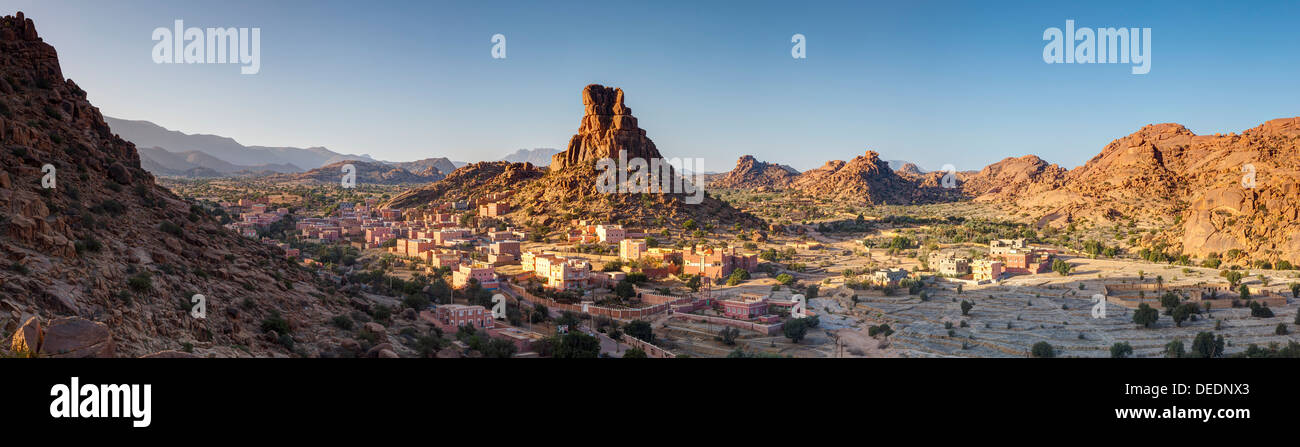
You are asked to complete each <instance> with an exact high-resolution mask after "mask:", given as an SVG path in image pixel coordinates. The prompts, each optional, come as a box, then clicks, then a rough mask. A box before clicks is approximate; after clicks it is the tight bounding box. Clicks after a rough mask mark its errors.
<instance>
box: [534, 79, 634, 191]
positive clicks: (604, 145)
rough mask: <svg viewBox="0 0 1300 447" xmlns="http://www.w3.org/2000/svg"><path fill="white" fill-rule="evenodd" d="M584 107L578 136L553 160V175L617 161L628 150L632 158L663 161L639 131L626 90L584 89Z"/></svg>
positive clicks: (595, 87)
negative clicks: (593, 163) (604, 160)
mask: <svg viewBox="0 0 1300 447" xmlns="http://www.w3.org/2000/svg"><path fill="white" fill-rule="evenodd" d="M582 105H583V106H584V108H585V110H586V112H585V114H584V115H583V116H582V123H581V124H580V125H579V126H578V133H577V134H576V135H574V136H573V138H570V139H569V148H568V149H567V150H565V151H564V152H561V153H558V154H555V155H554V156H552V157H551V170H552V171H558V170H561V169H564V168H565V167H568V166H574V165H578V164H583V163H585V162H589V161H596V160H599V159H602V158H613V159H617V158H618V152H619V151H620V150H626V151H627V156H628V158H634V157H641V158H644V159H647V160H649V159H651V158H660V155H659V149H657V148H655V143H654V142H653V141H650V138H649V137H646V133H645V130H644V129H641V128H639V127H637V124H636V117H634V116H632V109H630V108H628V107H627V106H625V105H623V89H620V88H613V87H605V86H603V85H598V84H591V85H588V86H587V87H586V88H584V89H582Z"/></svg>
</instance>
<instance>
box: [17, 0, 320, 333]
mask: <svg viewBox="0 0 1300 447" xmlns="http://www.w3.org/2000/svg"><path fill="white" fill-rule="evenodd" d="M86 98H87V94H86V92H85V91H84V90H82V89H81V88H80V87H78V86H77V84H76V83H74V82H73V81H72V80H70V79H64V78H63V73H62V70H61V69H60V66H59V59H58V54H57V53H56V52H55V49H54V47H52V46H50V45H48V44H46V43H45V42H43V41H41V39H40V37H38V35H37V34H36V29H35V27H34V25H33V23H32V20H31V19H28V18H26V17H24V16H23V15H22V14H21V13H20V14H17V15H14V16H6V17H3V18H0V167H3V170H0V211H3V215H4V216H5V217H4V219H3V220H4V223H3V224H0V256H2V257H3V258H4V259H5V260H6V261H5V264H6V265H8V266H12V267H11V268H6V269H0V329H2V330H3V331H4V333H6V334H7V333H10V331H15V330H17V329H18V325H19V324H23V325H24V327H25V329H23V330H22V331H20V332H21V335H20V336H18V337H17V338H15V339H11V343H9V346H7V347H6V346H0V351H3V350H5V349H10V350H14V348H17V350H19V351H23V352H28V353H31V354H34V355H39V356H48V357H57V356H87V357H103V356H138V355H142V354H147V353H151V352H158V351H160V350H165V349H174V348H176V347H178V346H181V345H182V343H191V344H192V345H193V346H194V349H195V352H196V353H199V354H201V355H203V356H239V355H250V354H251V355H257V356H269V355H284V354H286V353H287V350H286V348H284V347H283V346H281V345H280V344H279V343H276V342H274V341H262V340H260V339H259V338H255V334H257V332H258V331H259V328H258V323H257V322H258V321H261V320H262V319H263V318H265V317H267V316H268V315H270V314H271V313H272V312H278V313H279V314H280V315H282V317H283V318H284V319H285V320H286V321H288V322H289V324H290V325H291V327H293V328H295V329H296V330H295V331H294V333H293V336H294V337H297V339H298V340H299V341H301V342H302V343H299V344H298V345H297V346H298V348H300V349H303V350H304V351H306V352H309V353H310V352H319V350H320V349H321V348H322V347H332V346H331V345H332V344H333V341H331V340H330V339H329V338H330V337H329V334H330V332H329V331H330V329H329V328H328V327H327V326H326V325H325V324H324V321H325V320H326V319H328V318H329V317H331V316H333V315H336V314H338V313H339V312H341V310H338V309H340V308H342V306H343V305H342V304H336V303H329V302H327V301H326V300H322V299H321V298H317V297H316V296H313V295H312V294H311V293H312V292H315V293H317V294H319V295H320V296H329V295H330V294H332V293H333V292H329V293H326V291H321V290H317V289H316V288H315V284H317V282H316V280H315V277H314V275H312V274H310V273H309V272H307V271H305V270H303V269H301V268H298V267H296V266H295V265H294V264H293V263H292V262H290V261H288V260H286V259H285V253H284V250H282V249H279V248H277V247H274V246H271V245H268V244H263V243H260V242H257V241H254V240H251V239H248V238H244V237H240V236H239V235H238V234H235V233H234V232H232V231H229V230H227V229H224V228H222V227H221V225H220V224H219V223H218V222H217V221H216V219H214V218H213V217H212V216H210V215H208V214H207V213H206V212H204V211H203V210H202V208H192V207H191V204H189V203H187V202H185V201H183V200H181V199H180V198H179V197H177V196H176V195H175V194H173V193H172V192H171V191H168V190H167V189H165V188H163V187H160V186H158V185H157V184H156V183H155V182H154V177H153V175H151V174H149V173H148V172H146V171H144V170H143V169H141V165H140V157H139V154H138V152H137V151H136V148H135V145H133V144H131V143H130V142H127V141H125V140H123V139H122V138H120V137H118V136H117V135H115V134H114V133H113V132H112V130H111V129H110V128H109V126H108V125H107V124H106V123H105V120H104V117H103V115H102V114H101V113H100V111H99V109H97V108H96V107H95V106H93V105H92V104H91V103H90V102H89V101H88V100H87V99H86ZM45 165H50V166H52V167H53V168H55V171H52V172H54V173H55V174H54V175H55V177H53V178H54V179H55V180H56V181H55V184H56V186H55V187H54V188H50V189H45V188H43V187H42V184H41V180H42V178H43V175H45V173H46V171H45V170H44V166H45ZM164 228H172V229H173V230H172V231H166V230H164ZM132 281H134V283H133V282H132ZM133 284H134V285H133ZM289 285H292V286H293V287H292V290H290V287H289ZM199 293H201V294H203V295H206V296H207V297H210V298H211V301H210V303H209V309H210V311H209V313H208V316H207V319H205V320H197V319H194V318H191V317H189V315H188V312H187V311H186V310H185V309H186V308H185V307H182V306H181V303H182V301H183V300H184V302H188V297H190V296H191V294H199ZM243 302H247V303H248V304H247V306H239V307H238V308H236V307H235V306H234V305H232V303H243ZM218 309H221V310H227V309H230V310H237V312H235V313H233V314H232V313H230V312H225V311H218ZM236 314H237V315H238V317H237V316H236ZM39 322H45V323H44V324H38V323H39ZM235 346H241V347H243V348H244V349H237V348H236V347H235Z"/></svg>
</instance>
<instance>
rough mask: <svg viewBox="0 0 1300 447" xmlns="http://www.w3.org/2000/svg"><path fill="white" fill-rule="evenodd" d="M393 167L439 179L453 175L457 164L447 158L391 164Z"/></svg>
mask: <svg viewBox="0 0 1300 447" xmlns="http://www.w3.org/2000/svg"><path fill="white" fill-rule="evenodd" d="M391 164H392V165H393V166H396V167H399V168H402V169H405V170H407V171H409V172H411V173H412V174H416V175H422V176H425V177H432V176H435V175H436V176H438V178H439V179H441V178H443V177H446V176H447V175H448V174H451V171H455V170H456V164H455V163H453V162H452V161H451V160H450V159H448V158H447V157H437V158H426V159H423V160H416V161H402V162H396V163H391Z"/></svg>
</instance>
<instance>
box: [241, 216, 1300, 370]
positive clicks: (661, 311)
mask: <svg viewBox="0 0 1300 447" xmlns="http://www.w3.org/2000/svg"><path fill="white" fill-rule="evenodd" d="M507 197H508V196H504V195H499V196H485V197H483V198H481V199H480V200H470V201H460V202H444V203H437V204H431V205H430V206H424V207H420V208H419V209H392V208H384V207H382V206H380V205H379V203H380V200H379V199H378V198H375V197H371V198H366V199H364V200H361V201H359V202H355V203H352V202H340V203H335V204H331V205H329V206H327V207H325V208H324V210H326V211H328V213H327V214H320V215H313V214H312V213H311V212H306V213H301V212H300V213H297V214H301V215H302V217H297V215H296V214H295V215H291V214H290V213H289V211H288V209H286V208H285V207H283V206H276V207H274V208H272V205H271V204H269V203H266V202H267V200H265V199H240V200H238V201H231V202H222V203H220V206H222V208H223V209H224V210H225V211H226V212H227V213H229V215H231V216H238V220H234V221H232V222H230V223H228V224H226V226H227V228H230V229H231V230H233V231H237V232H239V233H240V234H242V235H244V236H246V237H250V238H254V239H259V240H261V241H262V242H264V243H267V244H272V245H276V246H278V247H280V248H282V249H284V253H285V256H286V257H289V258H292V259H295V260H297V262H299V263H301V264H302V265H303V266H304V267H306V268H311V269H315V271H316V272H317V274H318V275H320V276H321V277H322V278H325V279H327V280H329V281H332V282H334V283H335V284H337V285H339V286H340V287H345V286H346V285H347V283H348V282H349V279H348V278H349V275H350V274H355V273H356V272H357V271H358V267H357V265H362V264H367V263H368V262H370V261H378V260H381V259H382V260H383V262H382V264H383V265H385V266H390V265H399V266H401V267H402V268H400V269H397V268H391V267H389V268H388V270H386V271H385V274H386V275H392V276H393V277H395V278H398V279H400V280H407V281H409V280H413V279H420V280H426V279H427V278H441V280H442V281H445V282H446V284H447V286H448V288H449V289H450V291H449V294H448V295H447V297H446V298H445V299H443V300H442V301H439V300H436V299H435V300H432V301H431V302H430V303H429V304H428V305H427V307H425V308H423V309H421V310H420V311H419V312H418V313H417V315H418V318H419V319H420V320H421V321H424V322H426V323H428V324H431V325H435V326H437V327H438V328H439V330H440V331H441V332H443V333H449V334H451V333H459V332H462V331H463V330H464V329H463V327H466V326H469V327H470V328H471V329H470V330H474V329H478V330H482V331H485V333H486V334H487V335H488V336H489V337H492V338H496V339H500V340H502V341H505V342H509V343H510V344H511V345H512V346H513V348H512V349H510V352H511V355H512V356H515V357H529V356H546V355H553V352H552V351H553V349H554V347H553V346H547V340H554V338H552V337H555V336H565V335H567V334H569V333H570V332H571V331H572V332H575V333H577V334H583V335H587V336H590V337H592V338H594V339H595V340H596V342H595V343H590V345H591V346H593V347H594V346H598V347H599V350H595V349H594V348H593V350H592V351H591V352H589V353H590V354H592V355H595V356H606V357H621V356H624V355H626V354H627V353H628V352H629V351H630V352H632V353H631V354H630V355H632V356H641V355H646V356H650V357H677V356H683V357H689V356H701V357H710V356H792V357H832V356H845V357H852V356H864V357H875V356H884V357H893V356H1026V355H1032V351H1033V350H1034V346H1033V343H1029V341H1030V340H1035V341H1044V340H1047V341H1044V342H1046V343H1050V344H1052V348H1053V350H1054V354H1056V355H1074V356H1093V355H1104V354H1106V353H1107V352H1108V351H1107V350H1108V349H1109V348H1110V347H1111V346H1112V345H1114V344H1117V343H1120V342H1121V341H1122V342H1124V343H1129V344H1128V345H1127V346H1129V347H1131V348H1134V349H1135V350H1136V352H1137V354H1138V355H1146V356H1161V355H1164V354H1165V351H1166V349H1167V348H1168V346H1167V345H1168V344H1169V343H1170V341H1169V340H1167V338H1168V337H1167V336H1162V335H1157V336H1155V337H1152V335H1153V334H1158V333H1159V332H1160V331H1161V330H1160V329H1157V330H1143V329H1141V328H1140V326H1136V325H1134V322H1133V313H1134V312H1136V311H1137V310H1138V309H1140V308H1142V307H1143V306H1146V307H1149V308H1152V309H1161V308H1164V309H1165V310H1166V312H1165V315H1166V317H1165V318H1166V321H1167V320H1168V319H1171V318H1173V317H1171V316H1168V315H1172V313H1171V308H1170V306H1171V305H1172V306H1173V307H1177V306H1179V305H1184V304H1185V305H1187V306H1184V307H1189V306H1190V307H1195V308H1196V309H1195V310H1186V309H1185V310H1184V311H1182V312H1181V313H1180V314H1179V318H1180V320H1178V321H1177V324H1176V325H1172V324H1171V326H1174V327H1173V328H1170V329H1167V330H1168V331H1178V332H1186V331H1187V329H1185V327H1196V326H1198V325H1199V326H1204V325H1205V324H1213V325H1216V327H1218V328H1220V329H1222V328H1224V323H1223V322H1221V321H1219V322H1217V323H1209V322H1210V321H1217V320H1227V321H1235V320H1246V321H1249V320H1250V319H1251V318H1250V317H1251V315H1252V314H1251V310H1250V309H1251V308H1252V306H1254V307H1260V306H1262V307H1265V308H1267V309H1270V311H1271V310H1272V309H1276V310H1278V312H1277V315H1276V316H1275V317H1274V319H1277V320H1278V321H1281V320H1282V319H1284V318H1286V317H1284V316H1282V315H1281V313H1282V312H1286V313H1287V314H1288V315H1290V314H1292V313H1294V311H1293V309H1292V307H1293V306H1289V303H1290V300H1289V299H1288V295H1293V294H1288V293H1287V290H1286V289H1287V287H1288V286H1289V285H1288V284H1286V283H1284V281H1286V279H1285V278H1282V279H1277V280H1276V282H1274V283H1273V285H1272V287H1269V286H1268V285H1267V284H1263V282H1268V281H1269V280H1268V279H1255V280H1253V281H1252V278H1250V277H1249V274H1247V275H1246V277H1245V278H1242V277H1241V276H1240V274H1237V275H1238V276H1236V277H1231V276H1233V275H1227V276H1230V277H1229V278H1224V275H1220V277H1218V278H1214V279H1213V280H1211V278H1209V276H1210V275H1211V273H1218V272H1217V271H1215V270H1208V271H1204V272H1202V271H1195V270H1207V269H1195V270H1194V269H1184V270H1187V271H1188V272H1191V273H1187V274H1184V275H1182V278H1179V277H1178V276H1177V275H1159V274H1154V275H1153V274H1149V273H1146V272H1143V271H1141V270H1140V269H1138V270H1136V271H1134V269H1133V266H1132V265H1129V264H1133V263H1131V262H1128V261H1122V260H1109V259H1108V260H1103V259H1093V258H1092V257H1090V256H1088V255H1087V254H1086V253H1079V252H1078V251H1077V250H1072V249H1068V248H1067V249H1062V248H1061V247H1056V246H1051V245H1047V244H1042V243H1034V242H1030V241H1029V240H1027V239H1026V238H1009V239H991V240H989V242H988V243H987V244H985V245H978V244H969V243H968V244H944V245H943V246H935V245H934V244H930V246H929V247H926V248H924V249H923V248H922V247H920V245H921V243H920V241H919V240H918V241H909V242H905V243H903V244H902V245H898V242H897V240H898V239H900V238H902V239H907V238H906V237H903V236H900V234H909V235H914V232H913V229H908V228H906V226H895V227H896V228H890V227H885V228H884V229H882V230H880V231H877V232H876V233H877V236H876V237H872V236H870V233H868V234H866V235H864V234H860V233H848V234H841V233H836V232H830V233H826V234H822V233H819V232H817V231H816V230H817V228H818V227H819V225H813V224H812V223H808V224H806V225H803V224H792V225H789V226H787V227H786V228H787V229H788V230H790V231H774V232H771V234H769V232H741V233H740V234H727V232H723V231H717V232H712V233H710V234H708V235H702V234H701V233H700V231H699V228H693V227H691V228H680V229H675V228H637V227H626V226H623V225H618V224H609V223H601V222H595V221H590V220H574V221H571V222H568V226H567V227H566V228H563V229H555V230H551V231H539V230H542V229H536V228H534V229H525V228H521V227H516V226H511V225H509V224H508V219H505V218H504V216H505V215H507V214H508V213H509V211H510V208H509V205H508V204H507V203H506V202H505V201H504V200H503V199H505V198H507ZM286 217H289V218H290V219H291V220H292V227H288V226H287V225H286V224H285V223H284V222H282V220H284V219H285V218H286ZM277 223H279V226H281V227H284V230H285V231H282V232H279V233H276V234H275V235H278V236H280V237H273V236H275V235H271V234H268V229H270V228H271V227H272V226H275V225H277ZM820 226H821V227H825V225H820ZM822 229H825V228H822ZM530 230H532V231H530ZM331 246H340V247H348V249H349V250H352V252H353V253H355V255H353V256H354V258H355V259H356V260H357V261H356V262H357V264H355V265H352V266H345V265H341V264H342V261H341V260H340V259H333V258H331V259H321V258H320V256H316V253H321V252H327V251H322V250H321V247H331ZM900 248H901V250H900ZM1093 265H1100V266H1104V267H1105V269H1104V270H1099V271H1097V272H1095V273H1087V272H1091V270H1089V267H1091V266H1093ZM1152 270H1153V271H1154V270H1155V268H1154V267H1152ZM1125 272H1132V273H1131V274H1124V273H1125ZM1085 274H1089V275H1091V277H1084V276H1083V275H1085ZM1258 278H1267V276H1265V275H1263V274H1261V275H1259V276H1258ZM1248 282H1249V283H1250V284H1246V283H1248ZM1243 288H1244V289H1245V292H1244V293H1243V292H1242V290H1241V289H1243ZM1170 294H1173V295H1175V296H1177V299H1176V303H1173V304H1171V303H1170V302H1169V298H1168V297H1169V296H1170ZM498 298H499V299H500V300H501V303H502V305H503V306H502V307H497V306H496V305H495V304H496V301H495V300H497V299H498ZM489 300H491V301H489ZM968 300H969V301H968ZM1041 300H1048V302H1046V303H1043V304H1039V303H1038V301H1041ZM1102 302H1104V304H1098V303H1102ZM394 303H395V304H396V302H394ZM1099 305H1105V306H1108V307H1107V309H1108V311H1107V312H1105V313H1104V315H1102V316H1101V317H1100V318H1098V315H1096V310H1095V309H1096V308H1097V306H1099ZM507 310H508V312H509V314H510V315H511V317H507V315H506V314H507ZM993 312H996V314H993ZM1043 312H1046V313H1048V314H1050V316H1047V315H1042V316H1040V315H1038V314H1040V313H1043ZM1211 312H1214V314H1211ZM1243 312H1244V313H1243ZM1255 314H1256V315H1258V314H1260V313H1259V312H1258V311H1256V312H1255ZM1209 315H1216V316H1219V317H1218V318H1216V319H1212V318H1211V317H1210V316H1209ZM521 316H522V318H521ZM972 316H985V317H993V318H995V319H996V320H997V323H996V324H994V323H991V322H988V321H985V322H984V323H979V324H981V326H980V327H978V328H977V327H975V326H973V325H974V324H977V323H976V322H977V320H975V319H974V318H972ZM1030 316H1034V317H1033V318H1035V319H1032V320H1027V319H1026V318H1028V317H1030ZM1039 320H1041V321H1040V322H1039V323H1038V327H1036V328H1035V327H1032V325H1031V324H1027V323H1021V322H1026V321H1039ZM1048 320H1050V321H1051V322H1052V323H1051V325H1050V326H1049V325H1048V323H1046V321H1048ZM1185 320H1190V321H1185ZM1012 321H1014V322H1012ZM1279 324H1281V325H1284V322H1282V323H1268V324H1262V323H1261V324H1259V325H1252V326H1251V327H1250V328H1244V327H1243V326H1242V325H1240V324H1239V323H1237V324H1231V326H1232V327H1234V328H1237V329H1232V330H1228V332H1232V331H1237V332H1238V333H1239V336H1240V337H1241V338H1240V339H1239V340H1241V341H1240V343H1244V342H1245V341H1246V340H1247V337H1249V339H1250V340H1251V341H1253V342H1254V343H1256V344H1262V345H1266V344H1268V343H1273V344H1275V345H1276V343H1278V342H1279V341H1285V340H1287V339H1286V338H1285V337H1272V336H1276V335H1280V334H1281V332H1280V331H1281V330H1280V329H1276V326H1277V325H1279ZM628 325H633V326H634V327H637V328H647V329H637V330H632V331H628ZM995 326H996V327H995ZM1017 326H1024V327H1023V328H1019V329H1016V327H1017ZM1156 326H1158V325H1156ZM1121 328H1122V329H1121ZM980 329H982V330H980ZM1040 331H1041V332H1044V333H1047V334H1049V335H1046V336H1043V335H1033V336H1028V335H1030V334H1029V333H1032V332H1040ZM963 332H966V334H964V335H963V334H962V333H963ZM633 333H636V335H635V336H634V335H632V334H633ZM1118 333H1124V334H1126V335H1128V336H1127V337H1117V336H1116V335H1117V334H1118ZM1091 334H1097V335H1095V336H1094V335H1091ZM1194 335H1195V334H1191V333H1189V334H1186V335H1185V337H1187V338H1188V342H1189V343H1190V339H1191V338H1193V337H1194ZM1089 337H1096V338H1092V339H1090V338H1089ZM1124 340H1131V341H1124ZM1107 341H1111V344H1106V342H1107ZM1143 343H1145V344H1143ZM453 344H459V345H462V347H463V348H465V350H466V352H469V351H472V350H469V349H468V348H469V346H468V345H465V344H464V343H463V342H461V341H459V340H456V341H453ZM1134 344H1137V345H1136V346H1134ZM1246 346H1247V344H1240V345H1236V346H1235V348H1233V349H1236V350H1240V349H1244V348H1245V347H1246ZM448 355H450V354H448Z"/></svg>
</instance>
